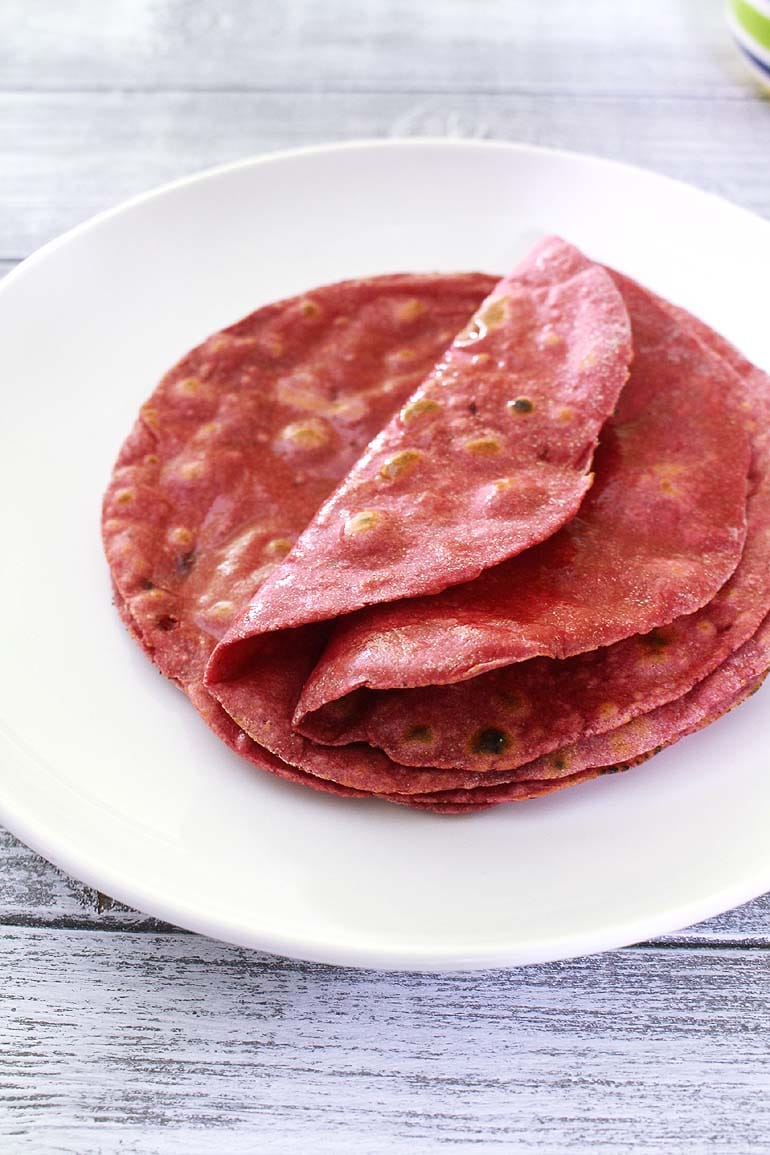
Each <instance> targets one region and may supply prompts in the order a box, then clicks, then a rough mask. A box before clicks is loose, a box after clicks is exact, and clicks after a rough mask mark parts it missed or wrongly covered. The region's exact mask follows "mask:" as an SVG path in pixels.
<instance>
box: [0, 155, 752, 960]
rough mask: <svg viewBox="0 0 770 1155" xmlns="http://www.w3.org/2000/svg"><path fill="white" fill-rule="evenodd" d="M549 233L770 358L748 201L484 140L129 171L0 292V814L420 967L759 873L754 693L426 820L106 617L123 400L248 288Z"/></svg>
mask: <svg viewBox="0 0 770 1155" xmlns="http://www.w3.org/2000/svg"><path fill="white" fill-rule="evenodd" d="M544 232H558V233H561V234H562V235H563V236H564V237H566V238H568V239H569V240H571V241H574V242H575V243H576V244H577V245H579V246H581V247H582V248H584V249H585V250H586V252H588V253H589V254H590V255H591V256H593V257H595V258H597V259H599V260H602V261H607V262H611V263H612V264H614V265H616V266H618V267H620V268H621V269H623V270H624V271H626V272H629V273H631V274H633V275H634V276H635V277H638V278H639V279H641V280H642V281H644V282H646V283H647V284H648V285H649V286H650V287H652V288H653V289H657V290H659V291H660V292H662V293H664V294H666V295H667V296H668V297H670V298H671V299H672V300H674V301H678V302H681V303H682V304H684V305H686V306H687V307H688V308H689V309H691V310H693V311H694V312H695V313H697V314H699V315H700V316H702V317H703V318H704V319H705V320H706V321H708V322H710V323H712V324H713V325H715V326H716V327H717V328H718V329H719V330H720V331H721V332H722V333H724V334H725V335H726V336H727V337H729V338H730V339H731V340H733V341H735V342H736V343H737V344H738V345H739V346H741V347H742V348H743V349H744V350H745V351H746V353H748V355H749V356H750V357H752V358H753V359H755V360H756V361H758V362H759V363H760V364H764V365H770V329H769V328H768V326H767V323H766V316H765V313H766V309H767V303H766V294H765V292H764V288H765V284H766V276H767V269H768V268H769V267H770V225H768V224H766V223H765V222H763V221H761V220H759V219H757V218H756V217H754V216H752V215H750V214H749V213H747V212H744V211H743V210H741V209H739V208H736V207H734V206H732V205H729V204H727V203H725V202H723V201H720V200H717V199H716V198H714V197H711V196H708V195H706V194H704V193H702V192H698V191H696V190H694V189H691V188H688V187H687V186H685V185H682V184H678V183H675V182H673V181H671V180H666V179H664V178H662V177H659V176H655V175H653V174H651V173H647V172H641V171H639V170H636V169H632V168H627V167H623V166H620V165H616V164H613V163H610V162H607V161H602V160H596V159H592V158H589V157H581V156H574V155H569V154H566V153H556V152H549V151H544V150H540V149H534V148H529V147H518V146H514V145H508V144H491V143H475V142H474V143H471V142H457V143H454V142H448V141H403V142H402V141H392V142H387V143H382V142H379V143H363V144H356V145H343V146H338V147H337V146H335V147H330V148H319V149H309V150H303V151H300V152H292V153H284V154H281V155H275V156H268V157H265V158H260V159H257V160H251V161H246V162H244V163H242V164H236V165H231V166H228V167H226V168H222V169H218V170H215V171H213V172H208V173H204V174H203V175H202V176H197V177H193V178H191V179H189V180H184V181H181V182H179V183H177V184H174V185H171V186H169V187H167V188H165V189H161V190H160V191H158V192H154V193H150V194H148V195H147V196H143V197H140V198H139V199H138V200H134V201H132V202H130V203H129V204H127V205H124V206H122V207H121V208H118V209H116V210H115V211H113V212H110V213H107V214H105V215H103V216H101V217H99V218H97V219H96V220H94V221H91V222H90V223H88V224H86V225H83V226H82V227H80V228H78V229H75V230H74V231H73V232H71V233H69V234H67V235H66V236H65V237H63V238H61V239H60V240H58V241H56V242H54V243H53V244H51V245H48V246H47V247H46V248H45V249H43V250H42V251H41V252H39V253H37V254H36V255H35V256H34V257H32V258H31V259H30V260H28V261H26V262H25V263H24V264H23V265H22V266H21V267H20V268H19V269H18V270H17V271H15V272H14V273H12V274H11V275H10V276H9V277H8V278H7V279H6V281H5V282H4V283H3V284H2V287H0V350H2V364H3V390H4V392H3V402H2V405H3V408H2V412H3V420H2V445H1V446H0V495H2V496H0V503H1V504H2V526H3V535H4V536H3V562H2V566H1V567H0V632H1V633H2V662H1V663H0V820H2V822H4V823H5V824H6V825H7V826H8V827H9V828H10V829H11V830H12V831H14V833H16V834H17V835H18V836H19V837H20V838H22V839H23V840H24V841H25V842H27V843H29V845H30V846H32V847H33V848H34V849H35V850H37V851H39V852H40V853H41V854H44V855H45V856H46V857H47V858H50V859H51V860H52V861H53V862H55V863H57V864H58V865H60V866H62V867H63V868H64V869H65V870H67V871H69V872H70V873H72V874H74V875H77V876H78V877H79V878H81V879H83V880H85V881H87V882H89V883H90V884H91V885H93V886H96V887H98V888H99V889H100V890H103V891H106V892H107V893H109V894H111V895H113V896H115V897H116V898H118V899H121V900H123V901H124V902H128V903H131V904H132V905H134V906H138V907H139V908H141V909H142V910H144V911H147V912H149V913H151V914H154V915H157V916H159V917H161V918H165V919H168V920H170V921H171V922H174V923H177V924H179V925H181V926H184V927H189V928H191V929H193V930H197V931H202V932H205V933H206V934H210V935H214V936H216V937H218V938H222V939H226V940H230V941H232V942H236V943H240V944H243V945H247V946H254V947H261V948H264V949H266V950H270V951H276V952H280V953H282V954H288V955H294V956H299V957H303V958H309V959H319V960H322V961H328V962H335V963H346V964H352V965H372V966H388V967H400V968H427V969H446V968H461V967H480V966H491V965H499V964H514V963H526V962H533V961H540V960H548V959H556V958H561V957H565V956H570V955H577V954H582V953H585V952H588V951H596V950H602V949H606V948H609V947H615V946H619V945H622V944H625V943H629V942H633V941H636V940H639V939H642V938H647V937H650V936H653V935H658V934H662V933H664V932H666V931H672V930H675V929H677V928H679V927H682V926H685V925H687V924H689V923H692V922H694V921H696V920H698V919H702V918H705V917H706V916H709V915H712V914H716V913H717V912H719V911H722V910H724V909H726V908H728V907H730V906H732V905H735V904H736V903H739V902H742V901H744V900H746V899H748V898H752V897H754V896H755V895H757V894H759V893H761V892H762V891H764V890H766V889H768V888H770V840H769V839H768V835H767V832H768V829H770V774H768V754H767V749H768V739H770V725H768V720H767V718H768V702H769V701H770V699H769V698H768V693H767V692H761V693H759V694H757V695H755V696H754V697H753V698H751V699H750V701H749V702H748V703H746V704H745V705H744V706H742V707H741V708H740V709H739V710H737V711H735V712H734V713H733V714H731V715H730V716H728V717H727V718H725V719H723V720H722V721H720V722H718V723H716V724H715V725H714V726H711V727H709V728H708V729H707V730H706V731H703V732H701V733H700V734H698V735H696V736H694V737H692V738H689V739H687V740H685V741H683V742H681V743H680V744H679V745H677V746H676V747H675V748H673V749H672V750H670V751H668V752H666V753H663V754H661V755H660V756H659V757H657V758H655V759H654V760H653V761H652V762H651V763H649V764H648V765H646V766H643V767H640V768H639V769H637V770H635V771H632V772H631V773H628V774H625V775H615V776H611V777H606V778H603V779H600V780H598V781H596V782H592V783H589V784H587V785H585V786H581V787H578V788H577V789H572V790H566V791H564V792H563V793H559V794H557V795H555V796H553V797H549V798H545V799H542V800H540V801H534V802H528V803H526V804H524V805H513V806H504V807H500V808H498V809H496V810H492V811H488V812H485V813H482V814H478V815H475V816H467V817H460V818H457V817H455V818H452V817H437V816H432V815H427V814H423V813H417V812H412V811H408V810H404V809H401V808H398V807H394V806H389V805H387V804H385V803H378V802H357V801H348V800H341V799H335V798H331V797H328V796H325V795H321V794H316V793H314V792H312V791H310V790H307V789H304V788H302V787H298V786H293V785H290V784H288V783H285V782H281V781H279V780H278V779H276V778H273V777H271V776H269V775H267V774H262V773H260V772H258V771H257V770H255V769H254V768H253V767H252V766H250V765H249V764H248V763H246V762H242V761H240V760H239V759H238V758H237V757H236V756H235V755H234V754H232V753H230V751H228V750H227V749H225V747H224V746H222V745H221V744H220V743H219V742H218V740H217V739H216V738H215V737H214V736H213V735H212V734H211V733H210V732H209V731H208V730H207V728H206V727H205V725H204V724H203V723H202V722H201V721H200V719H199V718H198V717H197V715H196V714H195V712H194V710H193V709H192V707H191V706H190V705H189V703H188V702H187V701H186V699H185V698H184V697H183V696H182V695H181V694H180V693H179V692H178V691H177V690H176V689H175V688H174V687H173V686H172V685H170V684H169V683H167V682H165V681H164V680H163V679H162V678H161V677H160V675H159V674H158V673H157V672H156V671H155V669H154V668H153V667H152V666H151V665H150V664H149V662H148V661H147V660H146V658H145V657H144V656H143V654H142V653H141V652H140V651H139V649H138V647H137V646H136V645H134V643H133V642H131V641H130V639H129V638H128V636H127V635H126V633H125V630H124V629H123V627H122V625H121V624H120V622H119V620H118V616H117V614H116V612H115V610H114V609H113V607H112V605H111V601H110V586H109V580H108V573H107V568H106V565H105V563H104V561H103V558H102V553H101V545H100V538H99V507H100V499H101V494H102V490H103V489H104V487H105V484H106V482H107V479H108V476H109V472H110V467H111V465H112V462H113V459H114V457H115V454H116V452H117V449H118V447H119V445H120V443H121V441H122V439H123V437H124V435H125V434H126V432H127V430H128V429H129V428H130V426H131V423H132V421H133V418H134V415H135V413H136V410H137V407H138V406H139V404H140V403H141V401H142V400H143V399H144V398H145V397H146V396H147V394H149V392H150V391H151V390H152V388H153V387H154V385H155V383H156V381H157V379H158V378H159V377H160V375H161V373H162V372H163V371H164V369H165V368H166V367H167V366H168V365H170V364H171V363H172V362H173V361H175V360H176V359H177V358H178V357H179V356H180V354H182V353H183V352H184V351H185V350H186V349H187V348H188V347H189V346H191V345H193V344H195V343H196V342H198V341H199V340H201V339H202V338H203V337H204V336H205V335H206V334H208V333H210V332H211V331H212V330H215V329H218V328H219V327H221V326H223V325H225V324H227V323H229V322H231V321H234V320H235V319H236V318H238V317H240V316H241V315H242V314H244V313H247V312H249V311H250V310H251V309H253V308H255V307H256V306H257V305H260V304H262V303H264V302H266V301H269V300H271V299H273V298H276V297H281V296H283V295H285V294H289V293H295V292H299V291H300V290H303V289H306V288H309V287H311V286H313V285H317V284H322V283H323V282H326V281H333V280H336V279H339V278H343V277H351V276H359V275H363V274H372V273H384V272H391V271H397V270H399V271H400V270H427V269H442V270H457V269H483V270H489V271H493V272H494V271H497V272H504V271H506V270H507V269H509V268H510V267H511V266H512V265H513V264H514V262H515V261H516V260H517V259H518V257H519V256H520V255H522V254H523V253H524V252H525V250H526V249H527V248H528V247H529V245H530V244H531V242H532V241H533V240H534V239H535V238H536V237H538V236H539V235H540V234H542V233H544Z"/></svg>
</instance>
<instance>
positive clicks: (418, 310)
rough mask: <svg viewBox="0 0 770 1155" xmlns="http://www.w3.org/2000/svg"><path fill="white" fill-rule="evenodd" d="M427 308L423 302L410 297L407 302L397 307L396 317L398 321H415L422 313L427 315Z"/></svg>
mask: <svg viewBox="0 0 770 1155" xmlns="http://www.w3.org/2000/svg"><path fill="white" fill-rule="evenodd" d="M427 311H428V306H427V305H426V304H425V302H424V301H421V300H419V298H418V297H412V298H411V299H410V300H409V301H405V302H404V304H403V305H399V307H398V310H397V315H398V318H399V320H400V321H416V320H417V318H418V317H421V316H422V315H423V313H427Z"/></svg>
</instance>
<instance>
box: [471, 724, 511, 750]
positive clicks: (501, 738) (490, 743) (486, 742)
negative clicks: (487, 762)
mask: <svg viewBox="0 0 770 1155" xmlns="http://www.w3.org/2000/svg"><path fill="white" fill-rule="evenodd" d="M510 744H511V739H510V738H509V737H508V735H507V734H506V732H505V730H498V729H497V727H496V726H487V727H486V728H485V729H483V730H479V731H478V732H477V733H476V734H474V736H473V741H472V742H471V749H472V750H473V753H474V754H502V753H503V752H504V751H505V750H507V749H508V747H509V746H510Z"/></svg>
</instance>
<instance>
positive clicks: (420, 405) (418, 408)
mask: <svg viewBox="0 0 770 1155" xmlns="http://www.w3.org/2000/svg"><path fill="white" fill-rule="evenodd" d="M440 409H441V405H440V404H439V402H438V401H434V400H433V398H432V397H418V398H417V400H416V401H411V402H409V404H408V405H405V406H404V408H403V409H402V410H401V420H402V421H414V420H415V418H416V417H424V416H425V414H426V413H438V412H439V410H440Z"/></svg>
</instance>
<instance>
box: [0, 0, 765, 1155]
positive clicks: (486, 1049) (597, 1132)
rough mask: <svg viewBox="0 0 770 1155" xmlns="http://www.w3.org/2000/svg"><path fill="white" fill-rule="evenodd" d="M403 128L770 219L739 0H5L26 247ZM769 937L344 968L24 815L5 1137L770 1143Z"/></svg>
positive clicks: (2, 844) (13, 194) (3, 52)
mask: <svg viewBox="0 0 770 1155" xmlns="http://www.w3.org/2000/svg"><path fill="white" fill-rule="evenodd" d="M404 134H438V135H452V136H457V135H474V136H489V137H499V138H503V139H511V140H526V141H535V142H538V143H544V144H550V145H559V146H568V147H570V148H576V149H582V150H586V151H591V152H596V153H601V154H604V155H607V156H613V157H619V158H622V159H625V160H630V161H634V162H637V163H640V164H643V165H647V166H650V167H652V168H656V169H658V170H660V171H662V172H667V173H670V174H673V175H675V176H679V177H683V178H685V179H688V180H691V181H693V182H695V183H696V184H699V185H702V186H704V187H706V188H710V189H713V190H716V191H718V192H721V193H724V194H725V195H727V196H729V197H731V198H733V199H734V200H736V201H738V202H740V203H742V204H744V205H747V206H748V207H750V208H753V209H755V210H757V211H758V212H760V213H764V214H765V215H770V147H769V146H770V103H768V102H767V101H765V100H763V99H762V98H761V97H760V96H759V94H758V92H757V91H756V89H755V88H754V87H753V85H752V82H751V81H750V80H749V79H748V78H747V76H746V74H745V73H744V71H743V68H742V65H741V64H740V62H739V60H738V58H737V55H736V54H735V53H734V51H733V49H732V47H731V45H730V43H729V41H728V38H727V35H726V33H725V30H724V27H723V23H722V18H721V9H720V4H719V3H718V0H644V2H643V3H642V2H641V0H640V2H639V3H636V2H634V3H629V2H627V3H620V2H619V0H547V2H545V0H287V2H282V0H273V2H271V3H266V2H260V0H251V2H249V0H216V2H215V0H201V2H197V3H196V0H106V2H105V0H69V2H68V3H63V2H61V0H3V3H2V5H0V201H1V202H2V210H3V211H2V213H0V271H5V270H7V269H9V268H11V267H12V266H13V264H14V263H15V262H16V261H17V260H19V259H21V258H23V257H24V256H25V255H26V254H27V253H29V252H30V251H31V250H32V249H34V248H35V247H36V246H38V245H39V244H41V243H42V242H44V241H46V240H48V239H49V238H50V237H53V236H54V235H55V234H56V233H58V232H60V231H61V230H62V229H65V228H67V227H68V226H70V225H73V224H75V223H76V222H78V221H81V220H83V219H84V218H86V217H88V216H89V215H91V214H92V213H93V212H95V211H96V210H98V209H102V208H105V207H107V206H108V205H111V204H113V203H115V202H117V201H119V200H121V199H122V198H124V197H126V196H128V195H130V194H132V193H136V192H139V191H141V190H143V189H147V188H150V187H152V186H153V185H156V184H158V183H160V182H162V181H165V180H168V179H170V178H172V177H176V176H181V175H183V174H186V173H189V172H192V171H194V170H196V169H198V168H202V167H205V166H207V165H211V164H214V163H217V162H220V161H227V160H232V159H235V158H237V157H243V156H247V155H250V154H254V153H258V152H262V151H264V150H266V149H273V148H277V147H285V146H287V145H297V144H305V143H311V142H318V141H328V140H339V139H341V138H354V137H366V136H369V137H371V136H389V135H393V136H395V135H404ZM704 243H708V239H707V238H704ZM118 272H119V271H118V270H116V273H118ZM1 355H2V351H0V363H1ZM4 384H5V386H6V387H8V385H9V383H8V382H5V383H4ZM714 853H715V854H718V853H719V847H718V846H716V847H715V848H714ZM768 948H770V898H768V897H766V898H764V899H760V900H758V901H756V902H754V903H752V904H750V905H748V906H746V907H743V908H742V909H740V910H737V911H734V912H732V913H731V914H728V915H725V916H723V917H721V918H718V919H714V920H712V921H711V922H709V923H706V924H704V925H702V926H699V927H694V928H691V929H690V930H687V931H683V932H682V933H681V934H677V935H673V936H671V937H670V938H666V939H664V940H661V941H658V942H652V943H646V944H642V945H640V946H636V947H632V948H629V949H627V950H624V951H618V952H615V953H613V954H608V955H605V956H603V957H599V958H588V959H581V960H578V961H575V962H568V963H560V964H555V965H551V966H538V967H530V968H527V969H519V970H511V971H495V972H487V973H481V974H471V975H455V976H442V977H435V976H425V975H422V976H420V975H389V974H385V973H375V972H356V971H348V970H341V969H334V968H330V967H324V966H315V965H309V964H303V963H295V962H290V961H287V960H285V959H279V958H273V957H268V956H264V955H259V954H254V953H252V952H249V951H246V950H239V949H236V948H234V947H229V946H223V945H220V944H218V943H215V942H211V941H208V940H206V939H202V938H198V937H196V936H193V935H190V934H185V933H182V932H181V931H177V930H175V929H174V928H172V927H169V926H165V925H162V924H159V923H157V922H155V921H153V920H152V919H150V918H147V917H145V916H143V915H141V914H138V913H135V912H133V911H130V910H127V909H124V908H121V907H118V906H116V905H113V904H111V902H110V900H109V899H107V898H106V897H105V896H100V895H97V894H95V893H94V892H93V891H90V890H88V889H87V888H85V887H83V886H82V885H79V884H78V883H77V882H75V881H73V880H70V879H67V878H65V877H64V876H63V875H62V874H60V873H59V872H58V871H57V870H55V869H54V868H53V867H51V866H49V865H48V864H46V863H45V862H43V861H42V860H41V859H39V858H38V857H37V856H36V855H34V854H33V853H31V852H30V851H28V850H27V849H25V848H24V847H23V846H21V845H20V844H19V843H18V842H17V841H15V839H14V838H13V837H11V836H10V835H8V834H5V835H0V968H1V969H0V1150H1V1151H2V1152H3V1153H6V1152H7V1153H8V1155H16V1153H17V1152H19V1153H24V1155H26V1153H28V1152H33V1153H35V1155H43V1153H45V1155H48V1153H50V1152H67V1153H73V1155H97V1153H102V1152H104V1153H107V1152H110V1153H111V1152H113V1151H120V1152H126V1153H132V1155H154V1153H156V1152H160V1153H162V1155H166V1153H173V1152H179V1153H183V1155H198V1153H205V1155H208V1153H214V1152H217V1153H222V1155H239V1153H246V1152H248V1153H249V1155H251V1153H252V1152H260V1153H261V1152H267V1153H270V1155H272V1153H281V1155H282V1153H286V1155H288V1153H292V1155H293V1153H294V1152H298V1153H299V1152H302V1153H304V1152H312V1153H315V1152H334V1153H337V1152H342V1153H345V1152H356V1153H358V1152H362V1153H363V1155H379V1153H384V1152H388V1153H391V1152H393V1153H402V1152H403V1153H407V1152H408V1153H409V1155H412V1153H418V1155H423V1153H432V1152H439V1151H442V1152H443V1151H446V1152H454V1153H465V1152H467V1153H469V1155H470V1153H471V1152H473V1153H474V1155H476V1153H478V1152H481V1151H484V1152H486V1151H506V1152H508V1151H516V1152H518V1151H531V1150H538V1151H543V1152H561V1151H570V1152H572V1151H580V1152H583V1151H585V1152H588V1151H596V1150H602V1151H607V1152H613V1153H614V1152H626V1151H631V1150H633V1151H637V1150H638V1151H644V1152H660V1153H665V1155H672V1153H676V1152H717V1153H718V1152H731V1153H734V1152H749V1151H751V1152H755V1151H770V1098H769V1094H768V1093H769V1092H770V955H768Z"/></svg>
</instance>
